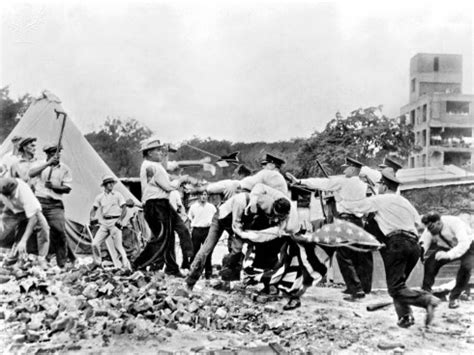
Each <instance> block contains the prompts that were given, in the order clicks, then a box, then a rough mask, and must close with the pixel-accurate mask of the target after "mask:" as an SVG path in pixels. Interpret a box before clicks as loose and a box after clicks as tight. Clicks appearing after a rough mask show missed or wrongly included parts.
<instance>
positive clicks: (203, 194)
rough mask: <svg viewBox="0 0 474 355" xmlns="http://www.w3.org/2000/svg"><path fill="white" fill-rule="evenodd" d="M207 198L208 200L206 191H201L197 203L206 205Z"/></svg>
mask: <svg viewBox="0 0 474 355" xmlns="http://www.w3.org/2000/svg"><path fill="white" fill-rule="evenodd" d="M208 198H209V195H208V194H207V191H206V190H204V191H201V192H200V193H199V202H201V203H202V204H204V203H206V202H207V199H208Z"/></svg>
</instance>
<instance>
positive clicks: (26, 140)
mask: <svg viewBox="0 0 474 355" xmlns="http://www.w3.org/2000/svg"><path fill="white" fill-rule="evenodd" d="M36 140H37V138H36V137H25V138H22V140H21V141H20V143H19V144H18V148H19V149H22V148H23V147H24V146H25V145H27V144H29V143H31V142H35V141H36Z"/></svg>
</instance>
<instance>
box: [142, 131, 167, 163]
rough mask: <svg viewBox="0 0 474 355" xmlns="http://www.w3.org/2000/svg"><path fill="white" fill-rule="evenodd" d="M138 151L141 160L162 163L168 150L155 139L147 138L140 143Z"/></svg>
mask: <svg viewBox="0 0 474 355" xmlns="http://www.w3.org/2000/svg"><path fill="white" fill-rule="evenodd" d="M140 150H141V151H142V153H143V158H144V159H147V160H150V161H154V162H158V163H162V162H164V161H165V159H166V158H167V156H168V149H167V147H166V145H164V144H162V143H161V141H160V140H159V139H157V138H154V137H152V138H148V139H145V140H143V141H142V142H141V148H140Z"/></svg>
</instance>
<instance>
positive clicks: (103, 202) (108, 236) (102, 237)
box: [90, 175, 131, 269]
mask: <svg viewBox="0 0 474 355" xmlns="http://www.w3.org/2000/svg"><path fill="white" fill-rule="evenodd" d="M116 183H117V180H115V178H114V177H113V176H111V175H106V176H104V178H103V179H102V186H103V188H104V192H102V193H101V194H99V195H98V196H97V197H96V198H95V201H94V204H93V205H92V209H91V212H90V219H91V224H95V223H97V221H98V222H99V224H100V227H99V230H98V231H97V232H96V234H95V236H94V239H93V240H92V257H93V258H94V263H95V264H97V265H101V262H102V258H101V254H100V246H101V244H102V243H103V242H104V241H105V242H106V244H107V246H108V249H109V252H110V257H111V258H112V261H113V263H114V267H116V268H122V267H123V268H124V269H131V267H130V262H129V261H128V258H127V253H126V252H125V249H124V248H123V245H122V224H121V221H122V219H123V218H124V217H125V215H126V213H127V211H126V208H127V205H126V203H125V199H124V197H123V196H122V194H121V193H120V192H117V191H114V185H115V184H116ZM97 211H99V216H98V218H97V217H96V212H97ZM118 254H120V256H121V258H122V261H120V259H119V255H118Z"/></svg>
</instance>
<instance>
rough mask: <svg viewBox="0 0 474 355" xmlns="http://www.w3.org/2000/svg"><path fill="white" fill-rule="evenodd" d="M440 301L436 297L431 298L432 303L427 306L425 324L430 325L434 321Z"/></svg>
mask: <svg viewBox="0 0 474 355" xmlns="http://www.w3.org/2000/svg"><path fill="white" fill-rule="evenodd" d="M440 302H441V301H440V300H439V299H438V298H436V297H432V298H431V301H430V303H429V304H428V306H427V307H426V318H425V326H429V325H430V324H431V322H432V321H433V318H434V311H435V308H436V307H438V305H439V304H440Z"/></svg>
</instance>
